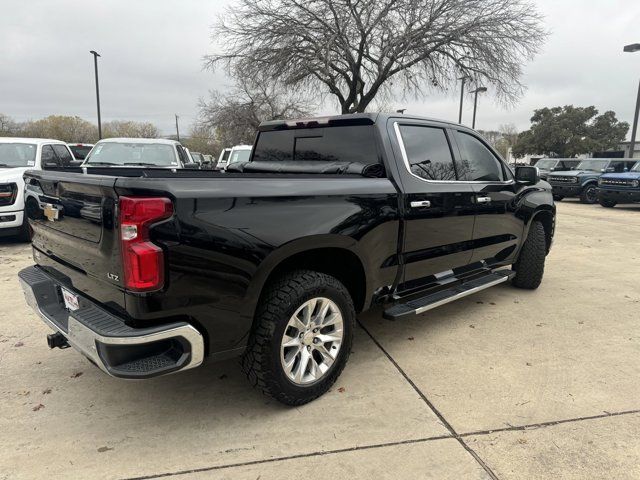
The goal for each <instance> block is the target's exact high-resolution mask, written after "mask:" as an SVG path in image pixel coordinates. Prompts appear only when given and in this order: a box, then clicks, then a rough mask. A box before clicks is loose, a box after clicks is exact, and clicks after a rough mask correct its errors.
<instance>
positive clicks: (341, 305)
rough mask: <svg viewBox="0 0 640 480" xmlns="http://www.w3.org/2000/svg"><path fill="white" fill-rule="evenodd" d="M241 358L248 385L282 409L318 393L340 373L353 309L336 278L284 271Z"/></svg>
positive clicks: (261, 307)
mask: <svg viewBox="0 0 640 480" xmlns="http://www.w3.org/2000/svg"><path fill="white" fill-rule="evenodd" d="M255 321H256V323H255V328H254V331H253V332H252V334H251V337H250V338H249V343H248V345H247V350H246V352H245V354H244V356H243V358H242V368H243V370H244V372H245V373H246V374H247V377H248V378H249V380H250V381H251V382H252V383H253V385H254V386H257V387H259V388H260V389H261V390H262V391H263V392H264V393H265V394H267V395H269V396H271V397H273V398H275V399H276V400H278V401H280V402H282V403H284V404H287V405H302V404H305V403H308V402H310V401H312V400H314V399H316V398H318V397H319V396H320V395H322V394H324V393H325V392H326V391H327V390H329V388H330V387H331V385H333V383H334V382H335V381H336V379H337V378H338V376H339V375H340V373H341V372H342V370H343V369H344V367H345V365H346V363H347V360H348V358H349V354H350V352H351V343H352V341H353V330H354V325H355V309H354V306H353V301H352V300H351V296H350V295H349V292H348V291H347V289H346V288H345V286H344V285H342V283H340V282H339V281H338V280H337V279H336V278H334V277H332V276H330V275H326V274H324V273H319V272H314V271H310V270H298V271H294V272H291V273H288V274H286V275H284V276H283V277H281V278H280V279H279V280H277V281H275V282H274V283H272V284H271V285H270V286H269V287H267V291H266V292H265V293H264V294H263V296H262V298H261V301H260V304H259V306H258V311H257V314H256V319H255Z"/></svg>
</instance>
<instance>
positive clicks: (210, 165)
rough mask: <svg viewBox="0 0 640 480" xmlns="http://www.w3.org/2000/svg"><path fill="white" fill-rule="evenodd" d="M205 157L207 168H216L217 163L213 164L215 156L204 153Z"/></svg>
mask: <svg viewBox="0 0 640 480" xmlns="http://www.w3.org/2000/svg"><path fill="white" fill-rule="evenodd" d="M203 157H204V164H205V165H206V166H207V168H214V167H215V165H213V156H212V155H203Z"/></svg>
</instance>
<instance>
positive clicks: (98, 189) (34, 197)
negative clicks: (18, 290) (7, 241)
mask: <svg viewBox="0 0 640 480" xmlns="http://www.w3.org/2000/svg"><path fill="white" fill-rule="evenodd" d="M25 181H26V191H27V194H26V198H25V200H26V212H27V215H28V217H29V219H30V220H31V226H32V228H33V240H32V241H33V247H34V255H35V256H36V261H37V262H38V264H40V265H41V266H43V268H46V269H48V270H49V271H50V273H52V274H54V275H56V276H57V277H58V278H60V279H61V282H62V283H63V284H65V285H67V286H69V287H70V288H73V289H76V290H79V291H82V292H84V293H85V294H87V295H89V296H91V297H93V298H95V299H97V300H100V301H102V302H109V303H113V302H115V303H116V304H117V305H118V306H119V307H124V297H123V291H122V288H121V286H120V284H119V282H118V277H119V276H120V275H121V270H122V261H121V256H120V244H119V242H118V235H117V234H116V233H117V232H116V231H115V230H114V229H115V223H116V221H115V220H116V219H115V205H116V201H117V194H116V192H115V190H114V188H113V187H114V184H115V181H116V179H115V177H105V176H98V175H81V174H77V173H66V172H56V171H45V172H42V171H30V172H27V173H26V174H25Z"/></svg>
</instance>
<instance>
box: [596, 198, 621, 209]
mask: <svg viewBox="0 0 640 480" xmlns="http://www.w3.org/2000/svg"><path fill="white" fill-rule="evenodd" d="M598 202H599V203H600V205H602V206H603V207H606V208H613V207H615V206H616V205H617V204H618V202H616V201H614V200H607V199H606V198H599V199H598Z"/></svg>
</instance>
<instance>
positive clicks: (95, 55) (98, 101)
mask: <svg viewBox="0 0 640 480" xmlns="http://www.w3.org/2000/svg"><path fill="white" fill-rule="evenodd" d="M89 53H90V54H91V55H93V68H94V70H95V72H96V102H97V104H98V140H102V119H101V118H100V87H99V86H98V57H99V56H100V54H99V53H98V52H96V51H95V50H91V51H90V52H89Z"/></svg>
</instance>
